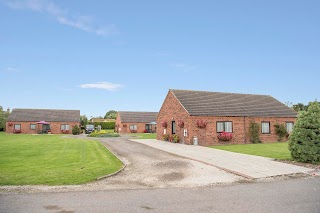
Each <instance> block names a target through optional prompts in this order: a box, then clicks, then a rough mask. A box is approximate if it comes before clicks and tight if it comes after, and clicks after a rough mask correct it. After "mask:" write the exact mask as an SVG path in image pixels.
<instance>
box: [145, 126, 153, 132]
mask: <svg viewBox="0 0 320 213" xmlns="http://www.w3.org/2000/svg"><path fill="white" fill-rule="evenodd" d="M146 130H147V132H148V133H150V132H152V125H151V124H146Z"/></svg>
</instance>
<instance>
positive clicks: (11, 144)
mask: <svg viewBox="0 0 320 213" xmlns="http://www.w3.org/2000/svg"><path fill="white" fill-rule="evenodd" d="M121 167H122V163H121V161H120V160H119V159H117V158H116V157H115V156H114V155H113V154H112V153H111V152H109V151H108V150H107V149H106V148H105V147H104V146H103V145H101V144H100V143H99V142H98V141H89V140H81V139H71V138H62V137H61V135H60V136H59V135H24V134H21V135H20V134H19V135H7V134H5V133H0V185H39V184H44V185H67V184H82V183H86V182H89V181H93V180H95V179H96V178H97V177H100V176H104V175H107V174H110V173H113V172H116V171H118V170H119V169H120V168H121Z"/></svg>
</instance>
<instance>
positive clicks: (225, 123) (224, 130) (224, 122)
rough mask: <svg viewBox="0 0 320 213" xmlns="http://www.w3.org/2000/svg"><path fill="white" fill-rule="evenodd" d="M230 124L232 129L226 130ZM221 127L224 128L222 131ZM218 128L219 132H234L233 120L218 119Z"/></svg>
mask: <svg viewBox="0 0 320 213" xmlns="http://www.w3.org/2000/svg"><path fill="white" fill-rule="evenodd" d="M228 124H231V126H230V128H231V130H228V131H226V130H227V126H228ZM219 126H220V127H219ZM221 129H222V131H220V130H221ZM216 130H217V133H221V132H230V133H232V132H233V122H232V121H217V122H216Z"/></svg>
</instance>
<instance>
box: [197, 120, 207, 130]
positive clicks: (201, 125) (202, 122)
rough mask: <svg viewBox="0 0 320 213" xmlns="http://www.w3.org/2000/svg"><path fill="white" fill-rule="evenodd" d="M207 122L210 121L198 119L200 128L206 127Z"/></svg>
mask: <svg viewBox="0 0 320 213" xmlns="http://www.w3.org/2000/svg"><path fill="white" fill-rule="evenodd" d="M207 124H208V123H207V122H206V121H203V120H198V121H197V127H198V128H200V129H204V128H206V126H207Z"/></svg>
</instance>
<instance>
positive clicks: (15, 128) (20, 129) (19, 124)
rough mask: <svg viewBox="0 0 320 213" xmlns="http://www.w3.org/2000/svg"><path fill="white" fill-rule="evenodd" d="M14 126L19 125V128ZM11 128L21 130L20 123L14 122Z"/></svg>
mask: <svg viewBox="0 0 320 213" xmlns="http://www.w3.org/2000/svg"><path fill="white" fill-rule="evenodd" d="M16 126H19V128H16ZM13 129H16V130H21V124H14V126H13Z"/></svg>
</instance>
